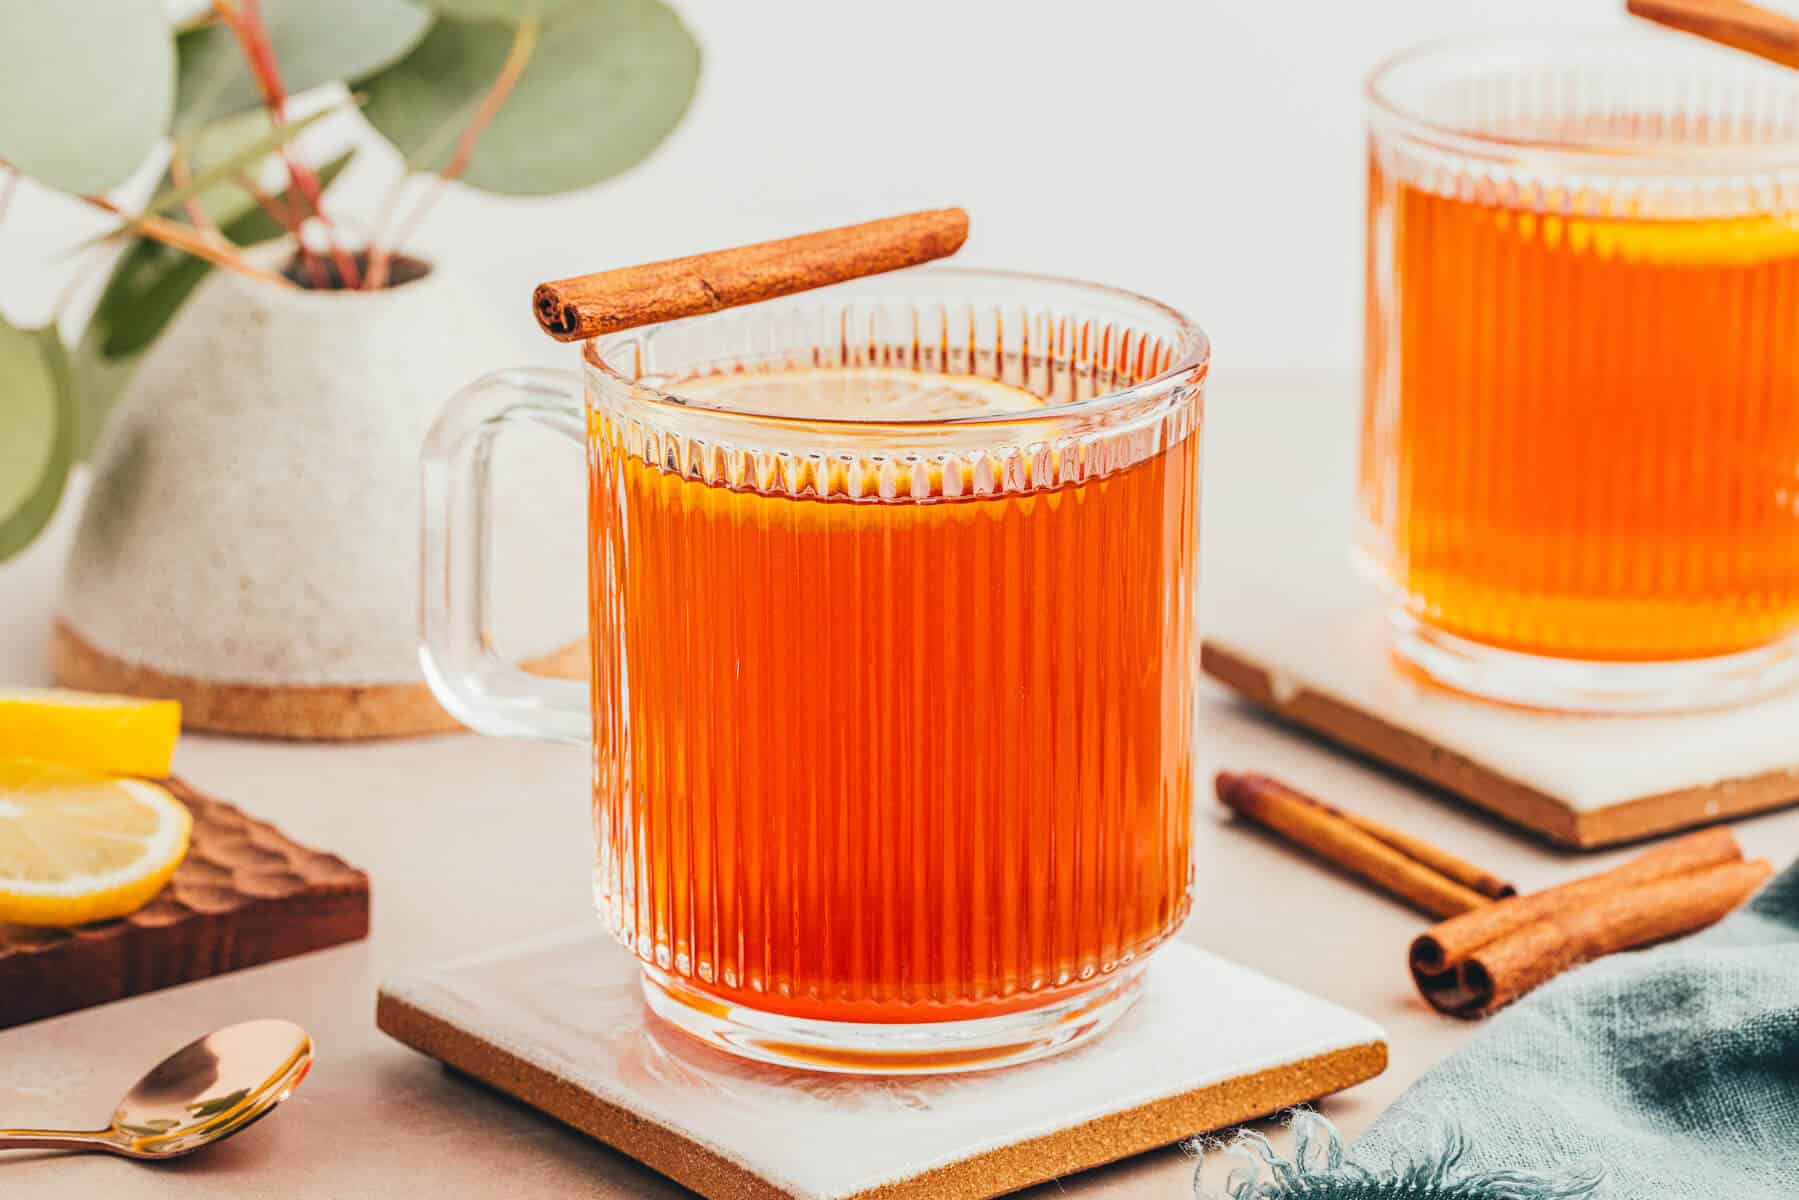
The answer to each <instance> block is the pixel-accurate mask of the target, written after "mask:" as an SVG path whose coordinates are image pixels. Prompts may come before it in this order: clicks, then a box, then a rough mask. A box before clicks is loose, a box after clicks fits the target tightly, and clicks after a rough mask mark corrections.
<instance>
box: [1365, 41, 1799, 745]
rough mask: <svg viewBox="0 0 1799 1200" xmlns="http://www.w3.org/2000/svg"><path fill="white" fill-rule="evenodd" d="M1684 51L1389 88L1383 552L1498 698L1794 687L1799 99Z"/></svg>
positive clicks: (1381, 559)
mask: <svg viewBox="0 0 1799 1200" xmlns="http://www.w3.org/2000/svg"><path fill="white" fill-rule="evenodd" d="M1668 41H1669V39H1667V38H1665V37H1663V36H1660V35H1650V36H1648V37H1647V38H1644V39H1637V38H1624V39H1592V40H1591V41H1588V42H1581V41H1572V40H1571V41H1569V42H1567V43H1561V42H1551V43H1548V44H1546V45H1537V44H1534V43H1529V42H1524V43H1521V44H1519V43H1512V42H1508V41H1505V40H1498V39H1496V40H1493V41H1490V42H1488V41H1483V42H1467V43H1453V44H1447V45H1444V46H1440V47H1434V48H1425V49H1422V50H1419V51H1416V52H1413V53H1412V54H1411V55H1408V56H1402V57H1401V58H1400V59H1397V60H1395V61H1394V62H1393V63H1392V64H1390V65H1389V66H1388V67H1386V68H1384V69H1383V70H1382V71H1381V72H1380V73H1378V74H1377V76H1376V78H1375V80H1374V81H1373V83H1372V84H1371V95H1372V96H1373V97H1374V105H1373V118H1372V122H1373V128H1372V133H1371V137H1370V156H1369V172H1368V188H1369V191H1368V194H1369V209H1368V215H1369V228H1368V247H1369V260H1368V293H1367V304H1368V310H1367V325H1366V329H1367V346H1366V359H1365V386H1366V398H1365V406H1364V418H1363V430H1362V467H1361V503H1360V507H1361V517H1362V525H1363V538H1362V542H1363V546H1364V548H1365V549H1366V550H1367V551H1368V553H1369V555H1370V557H1371V558H1372V559H1373V560H1374V561H1375V562H1377V563H1378V564H1379V566H1380V568H1381V570H1382V571H1383V573H1384V574H1385V576H1386V577H1387V578H1388V579H1389V580H1390V582H1391V585H1392V587H1393V588H1394V590H1395V593H1396V595H1397V598H1398V603H1399V606H1400V610H1401V615H1402V618H1403V620H1402V632H1401V639H1400V645H1401V650H1402V652H1411V653H1412V656H1413V657H1414V658H1415V659H1417V660H1418V661H1419V662H1420V665H1422V666H1423V667H1424V668H1425V669H1426V670H1427V671H1429V672H1431V673H1433V674H1436V675H1438V676H1439V677H1440V678H1444V679H1445V680H1446V681H1447V682H1450V683H1452V684H1454V685H1457V686H1460V687H1463V688H1465V689H1467V690H1469V691H1473V692H1476V693H1479V694H1486V695H1491V696H1494V697H1495V698H1499V699H1507V700H1518V701H1522V702H1525V703H1542V704H1547V705H1550V706H1553V707H1572V708H1595V709H1608V708H1621V709H1629V708H1661V707H1682V706H1685V705H1687V704H1707V703H1717V702H1721V701H1729V700H1736V699H1743V698H1747V697H1748V696H1751V695H1754V694H1757V693H1758V692H1760V691H1764V690H1767V689H1768V688H1770V687H1773V686H1779V685H1781V684H1782V683H1784V682H1786V681H1787V680H1789V679H1790V678H1791V674H1792V672H1791V669H1790V665H1783V664H1784V663H1786V662H1787V660H1790V658H1791V657H1792V654H1791V642H1790V639H1792V638H1793V636H1794V634H1795V632H1796V631H1799V336H1795V335H1796V334H1799V127H1795V126H1794V118H1793V117H1792V116H1791V114H1792V112H1793V111H1794V108H1793V106H1792V104H1790V103H1788V104H1787V106H1786V108H1785V109H1784V110H1782V109H1781V108H1780V107H1779V104H1780V103H1781V102H1785V101H1792V100H1794V99H1799V96H1796V92H1799V89H1796V88H1795V86H1794V84H1793V83H1791V82H1789V81H1788V80H1787V79H1786V78H1784V77H1782V76H1780V75H1779V73H1778V72H1776V73H1774V74H1773V75H1772V76H1771V77H1766V76H1764V74H1763V73H1762V72H1759V71H1751V74H1750V78H1749V79H1748V80H1747V81H1745V79H1744V78H1743V77H1742V76H1741V75H1740V74H1739V73H1738V70H1739V64H1738V63H1736V62H1734V61H1732V60H1731V58H1730V56H1729V55H1728V54H1727V53H1726V55H1725V57H1724V58H1723V59H1722V60H1717V61H1718V62H1719V63H1720V65H1719V66H1717V67H1716V68H1715V69H1716V70H1718V71H1722V72H1725V73H1726V74H1725V76H1724V78H1726V79H1728V80H1732V81H1734V83H1730V84H1726V83H1718V82H1717V80H1715V79H1714V78H1713V77H1712V76H1711V75H1709V74H1707V72H1709V71H1711V70H1713V69H1714V68H1712V67H1711V66H1709V65H1707V64H1709V63H1711V62H1713V61H1714V57H1713V55H1711V54H1708V53H1706V52H1705V51H1703V50H1701V51H1699V52H1697V53H1695V54H1688V52H1687V48H1686V47H1685V46H1684V45H1680V44H1678V39H1675V42H1676V44H1675V45H1674V46H1673V47H1672V48H1670V46H1669V45H1668ZM1670 55H1671V56H1672V57H1666V56H1670ZM1689 59H1690V60H1692V61H1689ZM1763 78H1769V80H1770V81H1769V82H1767V83H1766V84H1765V85H1763V84H1758V83H1756V82H1755V81H1756V80H1758V79H1763ZM1764 86H1765V87H1766V88H1767V89H1771V90H1768V91H1767V92H1766V93H1765V94H1764V93H1763V92H1761V91H1758V90H1757V89H1758V88H1760V87H1764ZM1782 111H1784V113H1785V114H1786V115H1784V116H1778V117H1777V116H1775V115H1773V114H1776V113H1779V112H1782ZM1783 146H1785V147H1786V151H1785V152H1784V156H1783V152H1782V147H1783ZM1718 151H1722V157H1721V158H1720V157H1717V155H1716V152H1718ZM1733 152H1740V154H1741V156H1742V157H1743V160H1744V161H1743V162H1742V163H1738V164H1735V165H1734V166H1733V165H1732V164H1731V162H1730V158H1731V155H1732V153H1733ZM1708 155H1712V157H1711V158H1708V157H1707V156H1708ZM1662 160H1665V161H1662ZM1783 161H1784V162H1785V166H1784V167H1783V166H1781V163H1782V162H1783ZM1758 171H1761V172H1763V173H1762V174H1757V172H1758ZM1782 171H1784V172H1785V174H1784V175H1783V174H1782V173H1781V172H1782ZM1782 643H1786V645H1784V646H1783V645H1782ZM1490 652H1497V653H1490ZM1513 656H1529V657H1528V658H1522V657H1513ZM1550 660H1558V661H1554V662H1552V661H1550ZM1570 665H1572V666H1573V668H1574V669H1573V670H1572V671H1570V670H1565V669H1562V668H1563V667H1566V666H1570ZM1683 667H1684V668H1686V669H1685V670H1683Z"/></svg>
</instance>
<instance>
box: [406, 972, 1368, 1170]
mask: <svg viewBox="0 0 1799 1200" xmlns="http://www.w3.org/2000/svg"><path fill="white" fill-rule="evenodd" d="M375 1025H376V1027H377V1028H379V1029H380V1030H381V1031H382V1032H384V1033H386V1034H387V1035H388V1036H390V1037H392V1038H394V1039H395V1040H396V1041H399V1042H402V1043H404V1044H405V1045H407V1046H410V1047H412V1048H413V1049H414V1050H417V1051H419V1052H420V1053H422V1054H425V1055H428V1056H430V1057H431V1058H435V1059H437V1060H438V1061H440V1062H442V1063H444V1064H445V1065H447V1066H449V1067H452V1068H454V1069H455V1070H457V1071H460V1072H462V1073H463V1074H465V1075H468V1076H470V1077H471V1078H473V1079H476V1080H478V1081H480V1082H481V1083H484V1084H486V1085H487V1086H489V1087H492V1088H494V1089H496V1090H498V1091H500V1092H503V1093H505V1094H506V1095H508V1096H511V1097H512V1098H514V1099H516V1100H519V1101H521V1102H523V1103H524V1104H527V1105H529V1106H530V1107H532V1108H534V1109H536V1110H538V1111H539V1112H541V1113H544V1114H545V1115H547V1116H550V1117H554V1118H555V1119H556V1120H558V1121H561V1122H562V1123H563V1124H565V1125H568V1126H570V1127H571V1128H574V1129H577V1130H579V1131H580V1132H582V1133H585V1134H587V1135H588V1136H589V1137H592V1138H594V1139H595V1140H597V1141H599V1142H601V1143H603V1144H605V1145H607V1146H610V1147H612V1148H613V1149H615V1150H618V1151H619V1152H621V1153H623V1154H625V1155H627V1156H629V1157H630V1158H633V1159H635V1160H636V1161H638V1162H640V1163H642V1164H644V1165H645V1166H647V1167H649V1168H650V1169H652V1170H654V1171H657V1172H659V1173H660V1174H662V1175H665V1176H667V1177H668V1178H670V1179H672V1180H674V1181H675V1182H676V1183H679V1184H681V1185H682V1186H684V1187H687V1188H691V1189H692V1190H694V1191H696V1192H698V1193H699V1194H700V1195H702V1196H705V1197H708V1198H709V1200H805V1198H804V1197H801V1196H798V1195H796V1194H795V1193H793V1192H789V1191H785V1190H783V1189H781V1188H779V1187H777V1186H776V1185H775V1184H773V1183H770V1182H769V1181H768V1180H766V1179H764V1178H762V1177H761V1176H760V1175H757V1174H756V1173H755V1172H753V1171H751V1170H749V1169H748V1168H747V1167H745V1166H743V1165H742V1164H740V1163H737V1162H733V1161H732V1160H731V1159H729V1158H726V1157H724V1156H722V1155H720V1154H718V1153H717V1152H716V1151H714V1150H713V1149H711V1148H710V1147H707V1146H704V1145H702V1144H700V1143H698V1142H695V1141H693V1140H691V1139H690V1138H688V1137H687V1136H686V1135H685V1134H683V1133H681V1132H680V1131H679V1130H676V1129H672V1128H670V1127H668V1126H666V1125H663V1124H661V1123H660V1122H656V1121H652V1120H649V1119H648V1118H646V1117H643V1116H640V1115H639V1114H637V1113H634V1112H632V1111H631V1110H630V1109H627V1108H624V1107H621V1106H620V1105H617V1104H614V1103H612V1102H611V1101H608V1100H603V1099H601V1098H600V1097H598V1096H595V1095H593V1094H591V1093H589V1092H586V1091H583V1090H582V1089H581V1088H580V1087H578V1086H577V1085H575V1084H573V1083H571V1082H569V1081H568V1080H566V1079H559V1078H557V1077H556V1076H555V1075H553V1074H551V1073H550V1072H549V1071H547V1070H545V1069H543V1068H542V1067H539V1066H536V1065H534V1064H532V1063H529V1062H526V1061H524V1060H523V1059H521V1058H519V1057H517V1056H516V1055H514V1054H512V1053H510V1052H509V1051H507V1050H505V1049H503V1048H501V1047H499V1046H496V1045H494V1044H493V1043H492V1042H489V1041H488V1040H487V1039H485V1038H482V1037H480V1036H478V1035H476V1034H473V1033H470V1032H469V1031H467V1030H465V1029H461V1028H459V1027H457V1026H456V1025H454V1024H452V1023H451V1022H449V1021H446V1020H444V1019H443V1018H441V1017H438V1016H436V1015H434V1014H432V1013H429V1012H426V1011H425V1010H423V1009H421V1008H419V1007H417V1006H415V1005H413V1004H409V1003H407V1002H406V1001H404V1000H402V999H400V998H399V997H397V996H394V995H392V994H390V993H388V992H386V991H382V992H380V993H378V994H377V997H376V1002H375ZM1386 1069H1387V1043H1386V1042H1385V1041H1381V1040H1375V1041H1370V1042H1363V1043H1359V1044H1356V1045H1353V1046H1346V1047H1343V1048H1342V1049H1338V1050H1331V1051H1327V1052H1325V1053H1323V1054H1316V1055H1313V1056H1311V1057H1309V1058H1304V1059H1300V1060H1298V1061H1296V1062H1292V1063H1285V1064H1282V1065H1280V1066H1277V1067H1271V1068H1269V1069H1267V1070H1264V1071H1257V1072H1253V1073H1251V1074H1248V1075H1242V1076H1237V1077H1235V1078H1232V1079H1227V1080H1223V1081H1221V1082H1219V1083H1216V1084H1211V1085H1208V1086H1205V1087H1201V1088H1196V1089H1194V1090H1192V1091H1188V1092H1182V1093H1180V1094H1179V1095H1176V1096H1171V1097H1168V1098H1165V1099H1162V1100H1156V1101H1152V1102H1150V1103H1148V1104H1143V1105H1138V1106H1137V1107H1135V1108H1129V1109H1125V1110H1122V1111H1120V1112H1116V1113H1110V1114H1108V1115H1106V1116H1103V1117H1099V1118H1096V1119H1095V1120H1092V1121H1088V1122H1086V1123H1085V1124H1082V1125H1078V1126H1075V1127H1073V1128H1071V1129H1065V1130H1060V1131H1058V1132H1056V1133H1052V1134H1046V1135H1043V1136H1040V1137H1035V1138H1029V1139H1026V1140H1024V1141H1020V1142H1015V1143H1013V1144H1011V1145H1007V1146H1002V1147H999V1148H997V1149H994V1150H990V1151H987V1152H985V1153H982V1154H977V1155H975V1156H973V1157H971V1158H967V1159H963V1160H962V1161H960V1162H955V1163H950V1164H947V1165H944V1166H940V1167H934V1168H932V1169H930V1170H927V1171H925V1172H923V1173H921V1174H919V1175H914V1176H911V1177H910V1178H907V1179H901V1180H895V1181H893V1182H890V1183H885V1184H881V1185H879V1186H877V1187H873V1188H869V1189H866V1190H864V1191H861V1192H857V1193H855V1194H854V1195H852V1196H849V1197H846V1198H845V1200H988V1198H990V1197H994V1196H1000V1195H1004V1194H1006V1193H1008V1192H1013V1191H1016V1190H1018V1189H1020V1188H1025V1187H1029V1186H1031V1185H1033V1184H1038V1183H1046V1182H1048V1181H1049V1180H1052V1179H1057V1178H1061V1177H1062V1176H1065V1175H1070V1174H1073V1173H1075V1172H1077V1171H1083V1170H1088V1169H1090V1168H1093V1167H1099V1166H1104V1165H1105V1164H1107V1163H1112V1162H1117V1161H1118V1160H1120V1159H1124V1158H1129V1157H1131V1156H1132V1155H1135V1154H1141V1153H1143V1152H1145V1151H1148V1150H1154V1149H1157V1148H1159V1147H1162V1146H1168V1145H1172V1144H1173V1143H1175V1142H1178V1141H1181V1140H1182V1139H1184V1138H1189V1137H1193V1136H1196V1135H1198V1134H1201V1133H1208V1132H1211V1131H1214V1130H1218V1129H1223V1128H1225V1127H1227V1126H1230V1125H1236V1124H1240V1123H1242V1122H1244V1121H1249V1120H1254V1119H1256V1118H1258V1117H1265V1116H1267V1115H1269V1114H1270V1113H1274V1112H1278V1111H1280V1110H1281V1109H1284V1108H1289V1107H1291V1106H1293V1105H1295V1104H1300V1103H1303V1102H1305V1101H1308V1100H1316V1099H1318V1098H1319V1097H1321V1096H1326V1095H1330V1094H1332V1093H1334V1092H1340V1091H1342V1090H1343V1089H1345V1088H1348V1087H1352V1086H1354V1085H1355V1084H1358V1083H1361V1082H1363V1081H1365V1080H1368V1079H1372V1078H1374V1077H1375V1076H1376V1075H1379V1074H1380V1073H1381V1072H1382V1071H1384V1070H1386Z"/></svg>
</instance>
